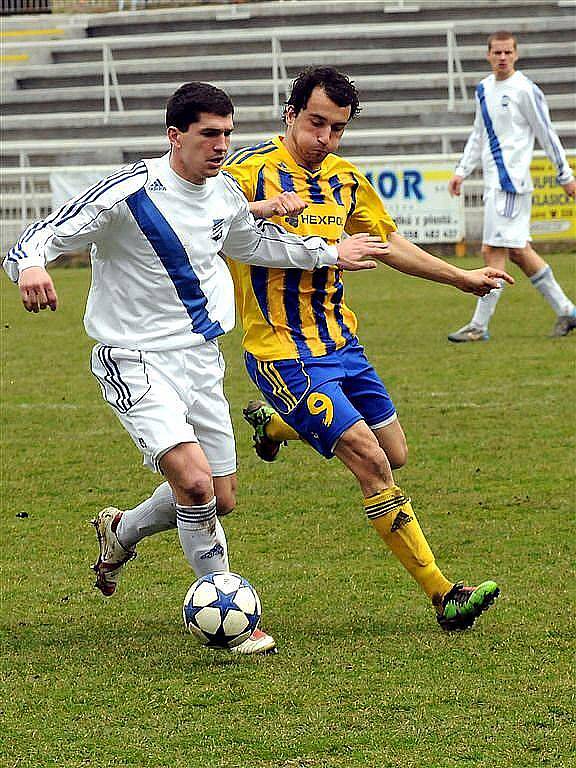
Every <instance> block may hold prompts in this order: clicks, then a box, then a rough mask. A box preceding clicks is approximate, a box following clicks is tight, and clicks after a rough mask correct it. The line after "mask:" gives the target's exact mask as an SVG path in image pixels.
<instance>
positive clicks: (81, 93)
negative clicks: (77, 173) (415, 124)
mask: <svg viewBox="0 0 576 768" xmlns="http://www.w3.org/2000/svg"><path fill="white" fill-rule="evenodd" d="M523 71H524V72H525V74H526V75H527V76H528V77H531V78H532V79H534V80H536V81H537V82H538V83H539V85H541V86H542V88H543V89H544V91H545V93H546V94H547V95H551V94H554V93H570V92H572V91H573V90H574V69H573V68H572V67H559V68H558V69H554V70H545V71H542V70H531V69H525V70H523ZM485 75H486V71H485V70H482V71H477V72H467V73H465V82H466V86H467V93H468V96H469V98H470V99H472V98H473V94H474V88H475V85H476V83H477V82H478V81H479V80H481V79H482V78H483V77H484V76H485ZM355 80H356V85H357V87H358V89H359V91H360V94H361V98H362V101H363V102H368V101H384V100H386V101H409V100H414V101H419V100H422V99H424V100H428V99H444V100H446V99H447V98H448V85H447V78H446V73H443V72H440V73H423V74H419V75H415V74H404V75H362V76H360V77H358V78H356V79H355ZM213 82H214V84H215V85H217V86H219V87H220V88H223V89H224V90H225V91H226V92H227V93H228V94H229V95H230V96H231V98H232V100H233V101H234V104H235V105H236V106H238V107H241V106H271V105H272V95H273V84H272V82H271V80H270V79H269V78H266V79H262V80H221V81H218V80H215V81H213ZM289 84H290V81H286V82H285V83H284V86H285V87H289ZM179 85H181V81H179V80H176V79H174V80H172V79H167V80H166V81H165V82H163V83H142V84H139V85H136V84H130V85H124V86H123V87H122V89H121V95H122V99H123V102H124V108H125V109H126V110H134V109H139V110H148V109H163V108H164V107H165V104H166V99H167V98H168V96H169V95H170V94H171V93H172V92H173V91H174V90H175V89H176V88H177V87H178V86H179ZM281 98H283V96H282V97H281ZM103 104H104V87H103V86H102V85H98V86H97V85H94V86H86V87H84V88H82V89H74V88H51V89H44V88H40V89H30V90H26V91H8V92H6V93H4V94H3V99H2V103H1V104H0V114H3V115H10V114H14V113H15V112H16V111H18V112H19V113H20V114H28V113H32V114H35V113H41V112H59V111H79V112H86V111H98V112H101V111H102V110H103Z"/></svg>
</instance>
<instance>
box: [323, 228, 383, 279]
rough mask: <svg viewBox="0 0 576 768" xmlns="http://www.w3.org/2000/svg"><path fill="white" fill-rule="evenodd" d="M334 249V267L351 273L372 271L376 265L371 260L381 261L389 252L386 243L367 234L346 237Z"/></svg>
mask: <svg viewBox="0 0 576 768" xmlns="http://www.w3.org/2000/svg"><path fill="white" fill-rule="evenodd" d="M336 248H337V249H338V261H337V262H336V266H337V267H339V268H340V269H347V270H349V271H351V272H354V271H356V270H359V269H374V267H376V266H377V265H376V262H375V261H373V260H372V259H382V258H383V257H384V255H386V254H387V253H388V251H389V250H390V246H389V245H388V243H385V242H384V241H383V240H380V238H379V237H376V236H375V235H369V234H368V233H367V232H361V233H360V234H357V235H352V237H347V238H346V239H345V240H342V242H341V243H338V245H337V246H336Z"/></svg>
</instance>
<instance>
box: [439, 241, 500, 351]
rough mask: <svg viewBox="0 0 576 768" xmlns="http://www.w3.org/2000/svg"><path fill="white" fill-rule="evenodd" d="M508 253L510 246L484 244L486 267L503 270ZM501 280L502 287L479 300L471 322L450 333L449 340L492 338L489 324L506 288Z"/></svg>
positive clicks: (485, 339) (463, 340)
mask: <svg viewBox="0 0 576 768" xmlns="http://www.w3.org/2000/svg"><path fill="white" fill-rule="evenodd" d="M507 253H508V248H495V247H494V246H492V245H486V244H485V245H483V246H482V257H483V259H484V265H485V266H486V267H493V268H494V269H502V270H503V269H504V267H505V266H506V256H507ZM499 282H500V288H493V289H492V290H491V291H490V293H488V294H486V296H482V298H480V299H478V300H477V302H476V308H475V310H474V314H473V315H472V319H471V320H470V322H469V323H467V324H466V325H464V326H462V328H459V329H458V330H457V331H454V333H451V334H449V335H448V340H449V341H453V342H455V343H457V344H458V343H463V342H469V341H488V339H489V338H490V336H489V334H488V325H489V323H490V319H491V318H492V315H493V314H494V312H495V310H496V304H498V301H499V300H500V297H501V295H502V291H503V290H504V281H503V280H501V281H499Z"/></svg>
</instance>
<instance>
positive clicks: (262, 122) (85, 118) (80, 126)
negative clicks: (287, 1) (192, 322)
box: [2, 92, 576, 141]
mask: <svg viewBox="0 0 576 768" xmlns="http://www.w3.org/2000/svg"><path fill="white" fill-rule="evenodd" d="M547 101H548V105H549V107H550V110H551V115H552V120H553V122H564V121H569V120H576V93H573V92H572V93H566V94H552V95H549V96H548V98H547ZM473 111H474V102H473V101H472V100H470V101H469V102H468V103H467V104H461V103H460V104H458V107H457V109H456V110H455V111H453V112H448V111H447V105H446V101H445V100H442V99H437V100H424V99H421V100H418V101H387V102H383V101H373V102H371V101H368V102H365V103H364V104H363V107H362V112H361V113H360V116H359V117H358V118H356V120H354V122H353V124H352V126H351V127H353V128H400V127H407V128H409V127H418V126H427V127H429V126H435V125H436V126H442V125H454V124H455V123H457V124H459V125H467V124H468V125H470V127H471V126H472V120H473ZM105 117H106V116H105V114H104V113H103V112H99V113H96V112H59V113H56V112H53V113H47V114H46V115H45V116H43V117H42V120H41V121H34V122H32V121H23V120H22V115H6V116H5V117H3V119H2V124H3V138H4V140H5V141H15V140H31V139H36V140H44V139H54V138H58V137H61V135H62V126H63V125H74V137H75V138H86V139H92V138H104V137H106V136H110V137H112V136H114V135H117V134H118V130H119V129H120V130H122V131H124V132H126V133H128V134H129V135H130V136H154V135H158V134H163V133H164V110H163V109H151V110H134V111H130V112H112V113H111V114H110V115H109V116H108V121H107V122H106V121H105ZM234 122H235V125H236V130H237V131H240V132H242V133H245V132H247V131H255V130H258V131H262V132H265V131H267V132H269V133H276V132H278V133H281V132H282V121H281V116H280V111H279V110H278V111H277V110H275V109H273V108H271V107H269V106H264V107H258V106H257V107H251V106H246V107H240V108H239V109H237V110H236V112H235V115H234Z"/></svg>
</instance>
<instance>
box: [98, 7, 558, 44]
mask: <svg viewBox="0 0 576 768" xmlns="http://www.w3.org/2000/svg"><path fill="white" fill-rule="evenodd" d="M399 5H400V4H399V3H390V2H389V3H383V2H370V1H368V2H337V1H335V2H330V15H331V16H332V17H333V18H335V19H336V20H337V21H336V23H338V24H340V25H343V26H345V25H350V24H369V23H378V22H381V21H383V20H387V21H388V22H389V23H405V24H412V23H414V22H417V21H437V20H442V19H446V18H450V20H454V21H456V20H462V21H465V22H466V23H467V24H470V22H472V21H474V23H475V24H476V22H477V21H482V20H485V19H494V14H495V13H497V15H498V17H499V18H505V17H509V18H515V17H521V16H523V15H525V14H526V3H525V2H502V1H500V2H494V1H492V2H458V0H454V1H453V2H434V3H430V2H426V0H420V2H414V3H407V4H406V5H409V6H417V7H418V10H417V11H409V10H406V9H404V10H403V11H399V10H397V8H398V6H399ZM386 6H387V7H386ZM394 6H396V11H395V10H394ZM386 11H387V12H386ZM530 12H531V15H532V16H533V17H535V18H536V17H540V16H553V15H566V16H569V15H570V8H564V7H562V6H559V5H558V3H557V2H554V0H550V1H549V2H534V0H532V2H530ZM296 20H297V21H296ZM295 23H301V24H302V23H303V24H306V25H307V26H309V27H311V28H312V27H318V26H321V25H323V24H325V23H326V3H325V2H283V3H278V2H272V3H257V4H252V5H242V6H231V7H228V8H218V9H210V8H206V7H202V9H198V8H196V9H192V8H187V9H172V10H171V12H170V11H157V12H153V11H148V12H146V13H142V12H139V13H134V14H132V13H131V14H107V15H106V16H103V17H100V18H99V17H92V18H91V19H90V22H89V25H88V29H87V34H88V36H90V37H103V36H113V35H126V34H136V35H137V34H144V33H146V31H151V30H152V29H154V30H155V31H158V32H176V31H187V32H198V31H203V30H214V31H215V32H225V31H227V30H229V29H231V28H232V29H234V30H235V31H240V30H242V29H246V28H250V29H256V28H259V27H262V28H268V27H270V26H271V25H273V26H276V27H283V26H293V25H294V24H295ZM499 28H503V29H507V28H508V27H506V26H502V25H500V24H499Z"/></svg>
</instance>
